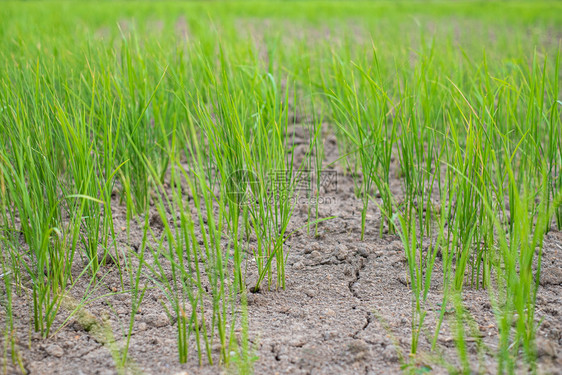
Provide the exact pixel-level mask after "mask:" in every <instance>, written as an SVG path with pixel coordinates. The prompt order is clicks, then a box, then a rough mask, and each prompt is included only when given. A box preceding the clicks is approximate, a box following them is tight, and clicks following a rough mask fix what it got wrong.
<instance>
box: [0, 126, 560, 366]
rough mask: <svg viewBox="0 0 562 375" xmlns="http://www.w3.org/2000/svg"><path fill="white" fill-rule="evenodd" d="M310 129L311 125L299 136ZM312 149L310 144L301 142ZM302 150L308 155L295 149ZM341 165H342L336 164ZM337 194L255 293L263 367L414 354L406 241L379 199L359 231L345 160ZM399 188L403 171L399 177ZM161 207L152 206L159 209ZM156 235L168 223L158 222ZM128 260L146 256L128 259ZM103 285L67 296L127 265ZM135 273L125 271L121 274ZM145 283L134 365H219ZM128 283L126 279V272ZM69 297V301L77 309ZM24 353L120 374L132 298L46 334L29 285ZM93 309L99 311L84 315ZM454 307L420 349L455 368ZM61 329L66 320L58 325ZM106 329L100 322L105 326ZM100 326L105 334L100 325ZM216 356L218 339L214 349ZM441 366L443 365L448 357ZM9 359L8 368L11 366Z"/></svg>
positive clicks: (330, 151) (483, 296) (301, 211)
mask: <svg viewBox="0 0 562 375" xmlns="http://www.w3.org/2000/svg"><path fill="white" fill-rule="evenodd" d="M299 134H300V136H301V137H304V136H303V135H302V131H300V130H299V131H297V135H299ZM325 139H326V144H325V146H326V159H327V161H329V162H331V161H333V160H335V159H336V158H337V147H336V143H335V139H334V137H333V136H331V135H327V136H326V137H325ZM302 147H304V146H302ZM295 152H296V153H297V155H298V154H299V153H300V154H301V155H302V153H303V152H304V151H303V150H299V149H297V150H296V151H295ZM337 168H339V167H337ZM338 172H339V173H338V181H337V182H338V188H337V192H332V193H330V194H329V198H330V199H331V201H330V202H324V203H323V204H321V205H320V216H321V217H328V216H336V218H334V219H332V220H329V221H325V222H322V223H320V225H319V233H318V236H316V237H312V236H311V235H309V234H307V233H306V229H300V230H297V231H296V232H295V233H294V235H293V236H292V237H291V238H290V239H289V241H288V242H287V244H286V251H288V252H289V256H288V260H287V266H286V274H287V285H286V290H270V291H267V290H262V291H261V292H259V293H254V294H251V293H250V294H249V295H248V310H249V335H250V340H251V343H252V346H253V347H255V348H256V354H257V356H258V357H259V359H258V360H257V362H256V363H255V373H256V374H360V373H365V374H375V373H399V372H401V365H402V364H403V358H404V357H406V358H407V356H408V352H409V343H410V334H411V325H410V322H411V316H412V307H411V306H412V305H411V294H410V289H409V287H408V276H407V267H406V259H405V257H404V254H403V249H402V244H401V242H400V240H399V238H398V237H397V236H395V235H388V234H385V235H384V236H383V237H382V238H381V237H380V236H379V223H380V214H379V212H378V210H377V209H376V208H375V206H374V205H372V206H371V209H370V212H369V215H368V218H367V219H368V222H367V230H368V232H367V234H366V236H365V239H364V240H363V241H361V240H360V233H359V230H360V210H359V209H360V202H358V201H357V200H356V199H355V198H354V196H353V183H352V179H351V178H350V177H349V176H345V175H344V174H343V171H342V170H341V168H340V169H338ZM392 185H393V188H394V190H395V191H396V193H399V191H398V189H399V187H400V183H399V180H398V179H397V178H395V180H393V184H392ZM118 203H119V202H118V200H117V198H116V200H115V201H114V219H115V228H116V230H119V231H120V229H121V228H122V227H125V219H126V216H125V208H124V207H123V206H119V204H118ZM154 213H155V210H154V212H152V214H154ZM305 222H306V209H305V207H304V206H302V205H300V206H297V207H296V210H295V212H294V216H293V220H292V223H291V228H290V229H289V231H291V230H294V229H296V228H300V227H302V225H303V223H305ZM151 224H152V226H153V229H154V230H155V232H156V233H160V232H161V228H160V227H161V223H159V222H158V220H157V219H154V220H151ZM141 239H142V231H141V229H140V227H139V226H135V225H133V226H132V232H131V236H130V239H127V236H126V233H125V232H124V231H120V233H119V235H118V238H117V241H118V247H119V248H120V250H121V251H122V255H123V254H133V252H134V251H135V250H137V249H138V246H139V244H140V242H141ZM129 259H130V260H131V266H132V267H135V266H136V265H137V264H138V262H137V261H136V259H135V258H134V257H133V256H131V255H130V256H129ZM82 262H83V261H82V260H80V259H77V262H76V264H75V267H74V268H75V269H73V273H74V274H75V275H78V274H79V273H80V272H81V270H82V268H83V263H82ZM561 265H562V233H560V232H557V231H554V230H553V231H552V232H551V233H550V234H549V235H548V236H547V239H546V242H545V248H544V260H543V275H542V278H541V288H540V290H539V296H538V303H537V318H538V320H542V324H541V326H540V329H539V333H538V340H537V342H538V347H539V360H538V364H539V371H540V372H545V373H560V370H559V369H561V368H562V347H561V346H562V317H561V306H562V304H561V303H562V294H561V292H562V271H561ZM103 270H104V272H105V273H106V275H105V277H103V278H100V280H98V282H97V283H96V284H95V288H90V289H89V280H87V279H86V278H82V279H80V280H79V281H78V282H77V283H76V285H75V286H74V287H73V288H72V289H71V291H70V294H71V295H72V296H73V298H74V299H75V301H79V300H80V299H81V298H82V297H83V296H84V295H86V294H87V293H91V297H90V299H92V298H93V297H101V296H103V295H105V294H108V293H112V292H114V291H118V290H120V281H119V280H120V279H119V272H118V269H117V267H115V265H108V266H106V267H105V268H104V269H103ZM124 277H125V278H127V277H128V276H127V274H124ZM441 277H442V273H441V264H440V263H439V260H438V264H437V265H436V270H435V274H434V278H433V283H432V288H431V291H430V296H429V303H428V305H429V307H428V309H429V313H428V317H427V318H426V325H425V326H426V327H427V329H428V332H429V334H430V335H431V333H432V331H433V329H434V327H435V322H436V317H437V315H438V313H439V309H440V306H439V305H438V304H439V303H440V302H441V299H442V280H441ZM255 279H256V273H255V270H252V269H251V267H250V269H249V271H248V274H247V283H248V287H250V286H253V283H254V282H255ZM141 284H143V285H148V286H149V287H150V288H149V289H148V290H147V294H146V296H145V298H144V301H143V304H142V306H141V309H140V312H139V314H138V315H137V316H136V318H135V325H134V329H133V335H132V338H131V342H130V350H129V358H130V359H131V360H132V365H130V372H131V373H141V372H142V373H147V374H153V373H160V374H180V373H187V374H214V373H217V372H221V371H226V370H223V369H220V368H219V367H217V366H214V367H211V366H208V365H203V366H202V367H200V366H198V363H197V357H196V354H195V353H196V352H195V350H194V348H191V350H190V357H189V361H188V363H187V364H186V365H180V364H179V363H178V354H177V346H176V326H175V325H174V323H175V322H174V319H173V317H170V316H169V315H167V314H166V312H165V309H164V308H163V306H166V305H167V302H166V299H165V294H164V293H163V291H161V290H160V289H158V288H157V287H155V284H154V283H152V282H151V281H150V280H149V279H148V278H146V277H143V279H142V281H141ZM125 285H126V286H127V285H128V282H127V281H126V280H125ZM488 293H489V292H488V291H486V290H476V289H474V288H471V287H469V286H467V287H466V288H465V291H464V305H465V307H466V309H467V310H468V311H469V312H470V315H471V317H472V319H473V321H474V323H475V327H476V329H477V330H478V331H479V335H478V336H479V337H482V344H483V345H484V346H486V347H488V348H489V350H490V352H493V350H494V348H495V345H496V342H497V335H498V330H497V328H496V321H495V318H494V315H493V312H492V309H491V306H490V303H489V298H488ZM75 301H74V302H73V301H72V300H71V301H69V302H67V303H66V304H65V307H66V308H67V309H70V306H73V303H75ZM13 304H14V317H15V320H16V321H15V326H16V342H17V352H18V353H19V355H20V357H21V359H22V364H23V367H24V369H25V370H26V371H27V372H29V373H31V374H114V373H117V370H116V367H115V364H114V361H113V358H112V355H111V347H112V345H110V343H109V342H108V339H107V335H105V336H104V334H103V332H102V331H103V328H104V327H105V328H107V327H110V328H111V330H112V334H113V337H114V338H115V340H117V345H122V344H123V338H124V337H126V332H127V328H128V324H129V319H130V310H131V298H130V295H129V294H127V293H123V294H116V295H111V296H106V297H103V298H99V299H96V300H93V301H91V302H90V303H88V304H87V305H86V306H84V307H83V309H82V317H79V316H74V317H72V318H71V319H70V320H69V322H67V324H65V325H64V326H62V324H63V319H64V318H65V317H66V316H68V311H66V310H65V309H62V310H61V314H59V317H58V318H57V320H56V322H55V325H54V327H55V329H54V330H55V331H57V330H58V329H59V328H60V330H58V331H57V332H56V333H55V334H54V335H52V337H50V338H48V339H45V340H43V339H41V338H40V337H39V336H38V335H37V334H35V333H33V327H32V322H31V321H30V315H31V304H30V300H29V296H28V289H23V290H22V292H21V294H20V296H15V297H14V302H13ZM84 316H86V317H90V318H93V319H94V323H93V325H90V326H87V325H85V324H84V319H85V318H84ZM453 317H454V314H447V315H446V317H445V322H444V325H443V329H442V332H441V334H440V336H439V340H438V344H439V345H438V347H439V352H440V353H441V354H440V355H439V356H434V357H432V358H430V357H429V356H425V357H424V356H423V355H422V356H421V359H420V362H419V363H420V365H421V364H425V365H427V366H431V368H433V370H434V372H438V373H446V372H447V367H446V365H444V363H450V364H452V365H458V363H457V362H458V361H457V360H456V358H458V355H457V354H456V351H455V347H454V341H453V340H452V334H451V331H450V325H451V323H452V322H453ZM5 319H6V317H5V312H4V309H0V326H4V324H5ZM61 327H62V328H61ZM100 330H101V331H100ZM100 332H102V333H101V334H100ZM429 345H430V344H429V342H428V340H426V339H425V338H422V340H421V343H420V352H422V353H428V349H429ZM477 345H478V342H476V341H475V340H470V339H469V344H468V348H469V355H470V358H471V361H473V362H472V363H473V369H474V370H476V371H478V372H494V370H495V367H494V363H495V359H494V358H493V356H492V355H491V354H484V355H482V356H479V355H478V350H477ZM7 351H8V360H7V361H6V360H5V359H2V361H3V363H2V362H0V366H1V367H3V368H4V369H5V372H6V373H9V374H12V373H18V372H20V371H19V370H18V368H17V367H16V366H15V365H14V364H13V363H12V361H11V360H10V359H9V354H10V353H11V349H10V348H7ZM214 352H215V354H217V356H218V347H217V346H216V345H215V346H214ZM439 363H441V365H439ZM2 365H3V366H2Z"/></svg>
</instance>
